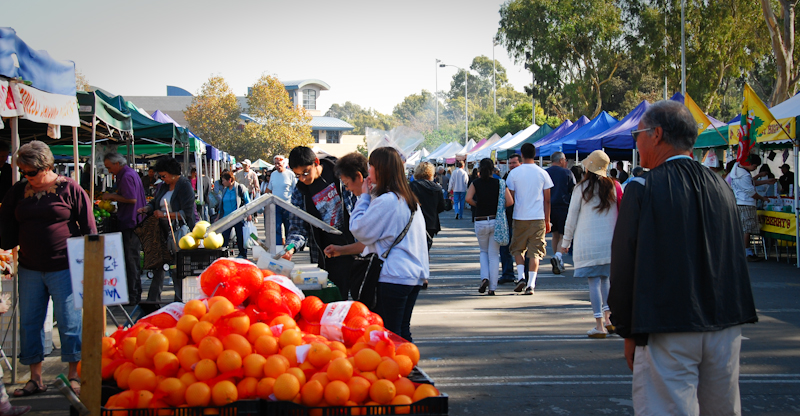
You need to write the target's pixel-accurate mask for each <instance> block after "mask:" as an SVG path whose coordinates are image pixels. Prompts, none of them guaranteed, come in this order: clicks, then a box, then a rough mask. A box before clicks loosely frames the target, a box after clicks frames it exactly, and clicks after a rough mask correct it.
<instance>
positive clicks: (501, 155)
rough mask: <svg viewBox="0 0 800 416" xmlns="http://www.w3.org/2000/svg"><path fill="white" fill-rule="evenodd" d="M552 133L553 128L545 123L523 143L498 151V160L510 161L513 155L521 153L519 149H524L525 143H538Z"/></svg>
mask: <svg viewBox="0 0 800 416" xmlns="http://www.w3.org/2000/svg"><path fill="white" fill-rule="evenodd" d="M551 131H553V127H551V126H550V125H549V124H546V123H545V124H543V125H541V126H540V127H539V130H536V131H535V132H534V133H533V134H531V135H530V137H528V138H527V139H525V140H523V141H521V142H520V143H519V144H517V145H516V146H514V147H513V148H511V149H503V150H498V151H497V159H499V160H508V158H509V157H511V155H513V154H514V153H517V152H518V151H519V149H521V148H522V145H523V144H525V143H536V141H537V140H539V139H541V138H542V137H544V136H547V135H548V134H550V132H551Z"/></svg>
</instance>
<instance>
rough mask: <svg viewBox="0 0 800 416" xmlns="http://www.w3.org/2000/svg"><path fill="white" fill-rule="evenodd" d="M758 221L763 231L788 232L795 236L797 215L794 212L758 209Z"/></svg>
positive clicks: (787, 233)
mask: <svg viewBox="0 0 800 416" xmlns="http://www.w3.org/2000/svg"><path fill="white" fill-rule="evenodd" d="M758 223H759V225H760V226H761V231H766V232H768V233H775V234H786V235H791V236H794V235H795V233H796V229H795V216H794V214H793V213H786V212H773V211H758Z"/></svg>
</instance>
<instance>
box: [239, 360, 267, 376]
mask: <svg viewBox="0 0 800 416" xmlns="http://www.w3.org/2000/svg"><path fill="white" fill-rule="evenodd" d="M266 362H267V359H266V358H264V356H263V355H261V354H250V355H248V356H246V357H244V358H243V359H242V367H244V376H245V377H255V378H257V379H260V378H261V377H264V364H266Z"/></svg>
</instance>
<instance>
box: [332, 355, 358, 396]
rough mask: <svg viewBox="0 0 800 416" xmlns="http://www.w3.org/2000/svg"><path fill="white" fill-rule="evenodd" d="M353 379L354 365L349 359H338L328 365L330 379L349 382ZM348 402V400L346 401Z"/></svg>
mask: <svg viewBox="0 0 800 416" xmlns="http://www.w3.org/2000/svg"><path fill="white" fill-rule="evenodd" d="M350 377H353V365H352V364H350V361H347V358H337V359H335V360H333V361H331V363H330V364H329V365H328V379H329V380H331V381H333V380H339V381H344V382H347V381H348V380H350ZM345 401H346V400H345Z"/></svg>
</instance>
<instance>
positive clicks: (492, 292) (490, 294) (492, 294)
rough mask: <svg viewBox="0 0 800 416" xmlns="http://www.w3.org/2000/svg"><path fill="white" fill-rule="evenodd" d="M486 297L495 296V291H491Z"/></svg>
mask: <svg viewBox="0 0 800 416" xmlns="http://www.w3.org/2000/svg"><path fill="white" fill-rule="evenodd" d="M486 296H494V290H490V291H489V293H487V294H486Z"/></svg>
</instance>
